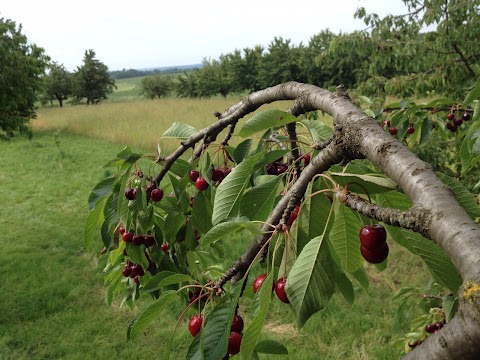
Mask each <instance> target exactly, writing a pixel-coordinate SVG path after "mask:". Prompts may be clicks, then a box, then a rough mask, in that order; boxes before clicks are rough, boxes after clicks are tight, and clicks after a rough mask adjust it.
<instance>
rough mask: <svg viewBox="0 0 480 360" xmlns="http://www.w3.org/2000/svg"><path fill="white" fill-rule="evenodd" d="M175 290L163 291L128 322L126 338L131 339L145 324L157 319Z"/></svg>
mask: <svg viewBox="0 0 480 360" xmlns="http://www.w3.org/2000/svg"><path fill="white" fill-rule="evenodd" d="M177 295H178V292H177V291H168V292H165V293H164V294H163V295H162V296H161V297H160V298H159V299H158V300H156V301H154V302H153V303H152V304H150V305H149V306H148V307H147V308H146V309H145V310H144V311H143V312H142V313H141V314H140V315H138V316H137V317H136V318H135V319H133V321H132V322H131V323H130V326H129V327H128V330H127V339H133V338H135V337H136V336H137V335H138V334H141V333H142V332H143V331H144V330H145V329H146V328H147V326H149V325H150V324H151V323H152V322H153V321H155V319H157V318H158V317H159V316H160V314H161V312H162V311H163V310H164V309H165V308H166V307H167V306H168V305H170V303H171V302H172V301H173V300H174V299H175V297H176V296H177Z"/></svg>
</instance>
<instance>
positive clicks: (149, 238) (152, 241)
mask: <svg viewBox="0 0 480 360" xmlns="http://www.w3.org/2000/svg"><path fill="white" fill-rule="evenodd" d="M144 239H145V247H150V246H153V245H155V244H156V243H157V242H156V240H155V237H154V236H153V235H150V234H148V235H145V236H144Z"/></svg>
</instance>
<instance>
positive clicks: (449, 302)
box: [442, 294, 458, 322]
mask: <svg viewBox="0 0 480 360" xmlns="http://www.w3.org/2000/svg"><path fill="white" fill-rule="evenodd" d="M457 307H458V298H456V297H455V296H454V295H453V294H450V295H447V296H444V297H443V299H442V308H443V311H444V312H445V317H446V319H447V322H448V321H450V320H452V319H453V317H454V316H455V313H456V312H457Z"/></svg>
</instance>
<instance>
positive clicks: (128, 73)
mask: <svg viewBox="0 0 480 360" xmlns="http://www.w3.org/2000/svg"><path fill="white" fill-rule="evenodd" d="M199 67H201V65H200V64H198V65H186V66H175V67H168V68H162V69H153V70H136V69H128V70H127V69H122V70H116V71H110V77H111V78H112V79H115V80H120V79H129V78H134V77H140V76H151V75H160V74H165V75H168V74H178V73H182V72H184V71H190V70H193V69H196V68H199Z"/></svg>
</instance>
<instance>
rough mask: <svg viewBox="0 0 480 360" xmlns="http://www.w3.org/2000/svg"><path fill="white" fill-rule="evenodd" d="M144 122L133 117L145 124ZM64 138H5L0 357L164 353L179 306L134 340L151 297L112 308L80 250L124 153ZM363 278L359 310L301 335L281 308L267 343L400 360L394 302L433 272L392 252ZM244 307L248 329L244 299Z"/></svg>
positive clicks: (330, 315) (182, 345) (234, 252)
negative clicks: (99, 192)
mask: <svg viewBox="0 0 480 360" xmlns="http://www.w3.org/2000/svg"><path fill="white" fill-rule="evenodd" d="M195 104H198V103H197V102H195V101H194V102H192V105H191V106H192V107H193V106H194V105H195ZM118 105H121V104H118ZM122 105H123V104H122ZM85 108H87V107H85ZM91 109H93V110H95V111H97V109H98V111H101V110H103V109H105V108H103V107H101V106H99V107H91ZM177 109H178V107H177ZM213 109H215V108H213ZM56 110H58V111H59V112H62V111H63V110H62V109H56ZM64 110H65V109H64ZM99 116H100V115H99ZM40 119H41V117H40ZM142 119H143V117H140V118H139V117H138V116H137V121H138V125H139V126H140V124H142V121H143V120H142ZM77 121H80V120H78V119H77ZM90 126H92V125H90ZM140 127H141V126H140ZM51 128H52V129H53V127H51ZM58 139H59V140H60V143H59V147H57V145H56V143H55V136H54V133H53V132H52V131H51V130H49V131H36V132H35V134H34V138H33V140H32V141H28V140H26V139H23V138H15V139H13V140H12V141H10V142H0V154H1V156H0V184H1V186H0V198H1V199H2V206H1V207H0V219H1V223H2V237H1V239H0V244H1V247H2V251H0V274H2V285H1V289H2V305H3V311H2V313H1V314H0V358H1V359H12V360H13V359H15V360H16V359H59V358H62V359H77V358H78V359H80V358H82V359H85V358H86V359H112V358H120V359H147V358H153V357H158V356H159V355H161V354H162V353H163V352H164V351H165V347H166V344H167V341H168V339H169V338H170V336H171V332H172V326H173V325H172V324H174V323H175V321H176V317H177V316H178V315H179V314H180V313H181V310H182V308H183V304H175V305H174V306H173V307H172V309H171V311H169V312H168V313H167V314H164V315H162V316H161V317H159V318H158V319H157V321H156V322H155V324H154V325H152V326H151V327H150V328H148V329H147V331H146V333H145V336H141V337H139V338H138V339H135V340H134V341H130V342H127V341H126V330H127V326H128V324H129V323H130V321H131V320H132V319H133V317H134V315H135V313H138V311H140V310H141V309H142V308H144V307H145V306H146V305H147V304H148V303H149V302H150V300H149V299H148V298H145V299H144V300H142V301H140V302H139V303H138V309H137V310H136V311H135V312H132V311H130V310H129V309H127V308H125V307H120V306H119V303H118V301H117V302H116V303H115V304H114V306H112V307H107V306H106V305H105V301H104V294H105V291H104V288H103V285H102V283H103V279H102V278H103V276H102V266H103V265H102V264H103V262H104V261H103V260H102V259H100V260H98V257H97V255H96V254H88V253H86V252H85V249H84V246H83V243H82V229H83V223H84V221H85V218H86V215H87V206H86V200H87V197H88V194H89V192H90V190H91V189H92V187H93V186H94V184H95V183H97V182H98V181H99V180H100V179H102V178H103V177H104V176H105V170H104V169H103V168H102V166H103V164H104V163H105V162H106V161H107V160H109V159H110V158H113V157H114V156H115V154H116V153H117V152H118V151H119V150H120V149H121V148H122V146H121V145H119V144H114V143H111V142H109V141H105V140H103V139H93V138H89V137H85V136H79V135H71V134H69V133H67V132H60V133H59V135H58ZM242 245H244V244H242V243H238V244H235V245H233V246H232V245H231V244H228V246H229V247H228V249H229V254H230V257H231V258H232V259H233V258H237V257H238V256H239V255H240V253H241V251H242ZM98 248H100V244H98ZM256 270H258V271H261V270H259V269H256ZM368 271H369V276H370V279H371V281H372V283H371V287H370V291H369V294H366V293H365V292H364V291H363V290H361V289H360V288H357V299H356V302H355V304H354V305H353V306H349V305H348V304H347V302H346V301H345V300H344V299H343V298H342V297H341V296H340V295H335V296H334V297H333V299H332V300H331V301H330V303H329V304H328V306H327V308H326V309H325V310H324V311H322V312H320V313H317V314H316V315H314V316H313V317H312V318H311V319H310V320H309V321H308V322H307V324H306V325H305V327H304V328H303V329H296V328H295V327H294V326H293V325H292V324H293V323H294V316H293V314H292V313H291V311H289V310H287V309H288V308H287V307H286V306H285V305H283V304H282V303H280V302H279V301H277V300H274V301H273V302H272V305H271V311H270V313H269V315H268V317H267V323H266V326H265V329H264V332H263V336H264V337H265V338H270V339H277V340H280V341H282V342H284V344H285V345H286V346H287V348H288V349H289V350H290V352H291V355H290V356H288V357H283V358H289V359H290V358H291V359H319V358H321V359H394V358H398V357H399V356H398V349H396V348H395V347H394V346H393V345H392V342H393V340H394V339H396V338H398V337H400V336H402V334H403V333H404V332H405V329H394V327H393V322H394V316H395V313H396V311H397V309H398V303H396V302H394V301H392V300H391V296H392V294H393V293H394V292H395V291H396V290H397V289H398V288H400V287H402V286H407V285H421V284H424V283H425V282H426V280H427V278H428V274H427V273H426V270H425V269H424V267H423V266H422V265H421V264H420V263H419V261H418V259H417V258H415V257H412V256H410V255H408V254H407V253H406V252H405V251H403V249H399V248H398V247H397V246H395V245H393V246H392V249H391V255H390V257H389V267H388V269H387V270H386V271H384V272H378V271H377V270H376V269H375V268H374V267H373V266H369V267H368ZM250 281H251V280H250ZM240 311H241V314H242V315H244V316H245V318H246V322H247V324H248V323H249V321H250V319H249V313H250V309H249V301H248V299H247V300H246V301H244V303H243V304H242V305H241V308H240ZM186 323H187V320H186V319H183V320H182V322H181V324H180V328H179V330H178V331H177V334H176V336H175V339H174V343H173V349H174V350H173V353H172V354H173V355H174V356H172V358H175V359H176V358H184V357H185V353H186V348H187V347H188V344H189V342H190V341H191V337H190V335H189V333H188V331H187V325H186ZM271 358H276V357H273V356H272V357H271Z"/></svg>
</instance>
